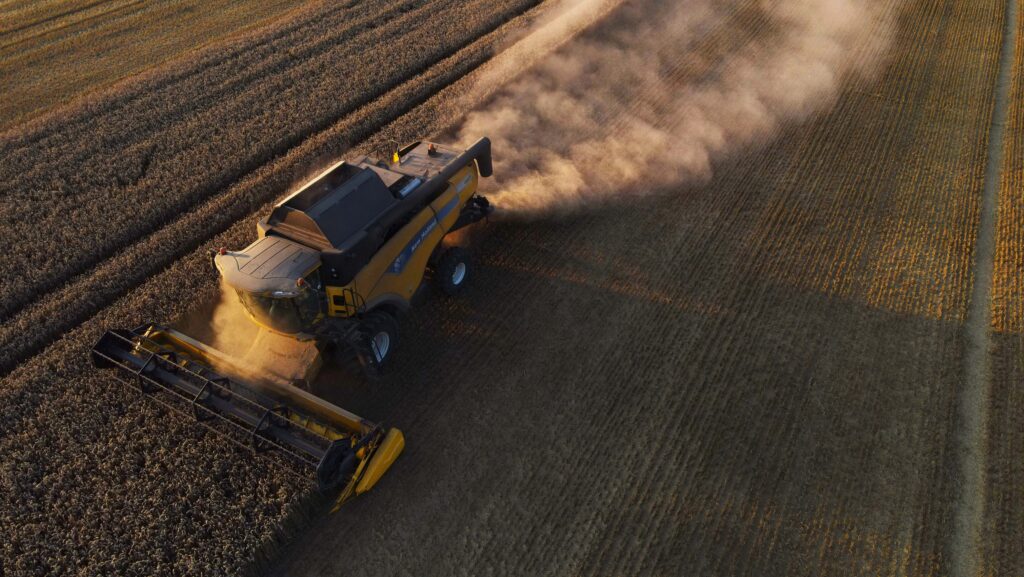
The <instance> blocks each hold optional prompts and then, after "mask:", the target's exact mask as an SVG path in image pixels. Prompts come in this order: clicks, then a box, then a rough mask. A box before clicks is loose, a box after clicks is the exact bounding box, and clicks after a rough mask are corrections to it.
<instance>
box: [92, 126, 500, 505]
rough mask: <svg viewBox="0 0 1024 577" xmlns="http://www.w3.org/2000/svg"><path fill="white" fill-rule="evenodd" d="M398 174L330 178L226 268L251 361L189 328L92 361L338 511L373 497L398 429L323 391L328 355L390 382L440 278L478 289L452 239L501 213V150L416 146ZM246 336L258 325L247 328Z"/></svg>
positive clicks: (128, 342) (363, 163) (343, 170)
mask: <svg viewBox="0 0 1024 577" xmlns="http://www.w3.org/2000/svg"><path fill="white" fill-rule="evenodd" d="M391 160H392V161H391V163H387V162H379V161H374V160H372V159H370V158H367V157H364V158H361V159H358V160H355V161H352V162H346V161H342V162H339V163H337V164H335V165H334V166H332V167H330V168H329V169H327V170H326V171H324V172H323V173H321V174H320V175H319V176H317V177H316V178H315V179H313V180H312V181H310V182H309V183H307V184H306V185H305V186H303V187H302V188H301V189H300V190H299V191H298V192H295V193H294V194H292V195H290V196H289V197H288V198H286V199H284V200H283V201H281V202H280V203H278V204H277V205H276V206H275V207H274V210H273V211H272V212H271V214H270V216H269V217H267V218H265V219H263V220H261V221H260V222H259V224H258V229H259V238H258V239H257V240H256V242H254V243H252V244H251V245H249V246H248V247H246V248H245V249H243V250H241V251H234V252H233V251H228V250H225V249H223V248H222V249H220V250H218V251H217V253H216V255H215V256H214V264H215V266H216V268H217V270H218V271H219V273H220V275H221V278H222V280H223V282H224V284H225V285H226V286H227V287H229V288H230V289H233V291H234V293H235V294H236V295H237V296H238V299H239V301H240V303H241V305H242V306H243V307H244V309H245V312H246V315H247V316H248V317H249V319H251V321H252V322H253V323H255V327H256V328H255V329H254V331H253V332H254V333H255V335H256V336H255V337H254V338H253V339H252V341H251V346H249V347H248V348H247V349H246V350H243V351H240V352H235V351H232V352H231V353H229V352H226V351H223V350H218V349H216V348H214V347H213V346H211V345H208V344H204V343H202V342H200V341H199V340H197V339H194V338H191V337H189V336H187V335H185V334H183V333H181V332H179V331H177V330H174V329H172V328H169V327H164V326H160V325H155V324H150V325H143V326H141V327H138V328H136V329H134V330H112V331H108V332H106V333H105V334H104V335H103V336H102V337H101V338H100V340H99V341H98V342H97V343H96V346H95V347H93V350H92V359H93V363H94V364H95V365H96V366H97V367H101V368H114V369H118V370H119V371H120V374H122V375H126V376H127V377H129V378H128V379H127V380H126V384H128V385H130V386H132V387H134V388H136V389H138V390H140V391H141V392H142V393H144V394H147V395H150V396H151V397H152V398H154V399H155V400H157V401H160V402H161V403H162V404H165V405H167V406H169V407H170V408H172V409H175V410H178V411H182V412H185V413H187V414H189V415H191V416H193V417H194V418H195V419H196V420H197V421H199V422H201V423H202V424H204V425H206V426H208V427H210V428H211V429H213V430H215V431H217V432H219V433H222V434H225V435H227V436H228V437H229V438H231V439H232V440H235V441H237V442H239V443H241V444H243V445H244V446H247V447H251V448H253V449H254V450H257V451H261V450H265V449H275V450H277V451H279V452H281V453H283V454H285V455H287V456H288V457H290V458H292V459H294V460H296V461H298V462H299V463H302V464H305V465H308V466H309V467H312V468H313V469H314V470H315V471H316V480H317V484H318V486H319V488H320V490H321V491H324V492H333V491H339V494H338V497H337V504H336V506H335V509H337V506H339V505H341V504H342V503H343V502H344V501H345V500H347V499H349V498H350V497H352V496H354V495H358V494H360V493H363V492H366V491H368V490H369V489H370V488H372V487H373V486H374V484H375V483H376V482H377V481H378V480H379V479H380V478H381V476H382V475H383V474H384V472H385V471H386V470H387V469H388V468H389V467H390V466H391V464H392V463H393V462H394V460H395V459H396V458H397V457H398V455H399V453H401V451H402V449H403V448H404V446H405V441H404V438H403V436H402V433H401V431H399V430H398V429H390V430H387V429H385V428H384V427H382V426H380V425H375V424H373V423H370V422H368V421H366V420H364V419H362V418H360V417H358V416H356V415H354V414H352V413H350V412H348V411H346V410H344V409H342V408H340V407H338V406H336V405H333V404H331V403H329V402H327V401H326V400H325V399H323V398H320V397H318V396H316V395H315V394H313V393H312V392H311V387H310V385H311V384H312V383H313V382H314V380H315V379H316V376H317V374H318V372H319V370H320V368H321V366H322V365H323V359H324V357H328V358H333V359H336V360H338V361H339V362H341V361H351V359H353V358H355V359H358V361H359V363H360V364H361V365H362V367H363V368H364V369H365V371H366V373H367V374H368V375H369V376H370V377H374V376H377V375H379V374H380V373H381V371H382V370H384V369H385V368H386V367H387V365H388V363H389V361H390V359H391V357H392V355H393V354H394V350H395V345H396V344H397V340H398V322H397V316H398V315H399V314H400V313H402V312H403V311H406V310H408V309H409V307H410V303H411V301H412V300H413V296H414V294H415V293H416V292H417V291H418V290H419V289H420V288H421V286H422V284H423V280H424V277H425V276H426V271H427V269H428V267H429V268H430V269H431V270H432V273H433V277H434V279H435V280H436V281H437V282H438V284H439V285H440V287H441V289H442V290H443V291H444V292H446V293H447V294H455V293H457V292H458V291H459V290H460V289H461V288H462V287H463V285H464V284H465V282H466V280H467V278H468V272H469V268H468V267H469V263H468V261H467V258H466V257H467V255H466V252H465V251H464V250H463V249H461V248H459V247H456V246H452V247H450V248H445V247H446V245H445V244H443V243H442V242H441V241H442V239H443V238H444V237H445V235H447V234H448V233H450V232H452V231H455V230H458V229H460V228H462V227H464V226H467V225H469V224H472V223H474V222H477V221H479V220H481V219H483V218H484V217H486V216H487V215H488V214H490V213H491V211H492V207H491V206H490V203H488V202H487V199H485V198H483V197H481V196H478V195H476V191H477V185H478V182H479V178H480V177H481V176H483V177H487V176H490V175H491V144H490V141H489V140H488V139H486V138H482V139H480V140H479V141H478V142H477V143H476V144H474V145H473V146H472V147H470V148H469V149H468V150H465V151H459V150H455V149H452V148H449V147H446V146H442V145H439V144H435V143H429V142H416V143H413V144H411V145H409V146H406V147H405V148H402V149H401V150H399V151H398V152H396V153H395V154H394V156H393V158H392V159H391ZM247 328H248V327H247Z"/></svg>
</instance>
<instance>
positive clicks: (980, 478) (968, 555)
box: [950, 0, 1018, 577]
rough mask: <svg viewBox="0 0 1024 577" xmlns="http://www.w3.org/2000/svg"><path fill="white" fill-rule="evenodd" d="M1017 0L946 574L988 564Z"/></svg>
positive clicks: (967, 341) (971, 313)
mask: <svg viewBox="0 0 1024 577" xmlns="http://www.w3.org/2000/svg"><path fill="white" fill-rule="evenodd" d="M1017 9H1018V7H1017V0H1007V2H1006V13H1005V15H1004V17H1003V18H1004V19H1005V24H1004V30H1003V42H1002V49H1001V51H1000V62H999V75H998V77H997V79H996V89H995V91H994V92H995V98H994V101H993V112H992V125H991V128H990V129H989V145H988V156H987V159H986V168H985V186H984V188H983V190H982V195H981V209H980V212H981V217H980V222H979V224H978V233H977V240H976V243H975V251H974V252H975V254H974V269H973V270H974V284H973V286H972V290H971V301H970V306H969V307H968V309H967V316H966V318H965V319H964V357H963V385H962V386H961V387H960V389H959V391H958V393H957V414H956V416H957V421H956V424H955V426H956V430H957V466H956V474H957V483H956V484H955V487H956V494H955V495H954V499H955V504H956V514H955V515H954V517H953V527H952V531H951V532H950V555H951V563H950V569H951V571H950V575H951V576H952V577H973V576H974V575H978V574H979V573H980V572H981V571H982V569H983V568H985V567H986V566H991V563H986V562H985V560H984V558H983V557H982V556H981V555H983V554H984V552H985V548H984V544H983V542H982V540H981V536H982V530H983V526H984V521H985V502H986V497H985V492H986V485H987V475H986V470H987V469H988V467H989V464H988V461H989V459H988V435H989V427H990V425H989V407H990V404H991V391H992V355H993V348H992V345H993V341H992V330H993V326H992V303H993V289H994V284H993V277H994V274H995V262H996V233H997V222H998V215H999V199H1000V189H1001V186H1002V183H1003V177H1002V171H1003V154H1004V150H1005V148H1006V141H1005V134H1006V125H1007V122H1008V117H1009V106H1008V104H1009V100H1010V98H1009V96H1010V92H1011V82H1012V80H1013V64H1014V62H1015V61H1016V50H1015V49H1016V46H1017V26H1018V20H1017Z"/></svg>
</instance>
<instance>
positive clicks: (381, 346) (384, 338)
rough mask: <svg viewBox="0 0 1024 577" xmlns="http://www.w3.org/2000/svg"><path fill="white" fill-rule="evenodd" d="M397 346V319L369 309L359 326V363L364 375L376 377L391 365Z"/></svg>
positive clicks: (357, 352)
mask: <svg viewBox="0 0 1024 577" xmlns="http://www.w3.org/2000/svg"><path fill="white" fill-rule="evenodd" d="M397 347H398V320H397V319H396V318H395V317H394V316H392V315H390V314H388V313H386V312H384V311H371V312H370V313H369V314H367V315H366V317H365V318H363V321H362V322H361V323H360V326H359V346H358V350H357V351H356V354H357V357H358V358H359V364H361V365H362V367H363V370H364V371H365V372H366V375H367V376H368V377H370V378H371V379H373V378H378V377H380V376H381V375H383V374H384V373H385V372H386V371H387V370H388V368H390V366H391V359H392V358H393V357H394V355H395V349H396V348H397Z"/></svg>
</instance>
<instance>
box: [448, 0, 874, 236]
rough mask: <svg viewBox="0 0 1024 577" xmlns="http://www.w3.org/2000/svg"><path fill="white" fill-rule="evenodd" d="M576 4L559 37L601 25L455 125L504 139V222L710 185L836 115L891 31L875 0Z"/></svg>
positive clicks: (498, 179) (498, 188)
mask: <svg viewBox="0 0 1024 577" xmlns="http://www.w3.org/2000/svg"><path fill="white" fill-rule="evenodd" d="M565 4H566V7H565V8H563V9H562V10H559V11H556V13H555V15H556V18H560V19H561V20H560V24H559V26H557V27H555V31H556V32H557V31H571V30H572V29H573V25H572V22H574V21H588V20H593V19H594V14H598V15H599V16H600V17H601V18H600V19H599V20H600V21H599V22H598V23H597V24H596V25H595V27H594V28H593V29H591V30H590V31H589V32H588V33H585V34H583V35H581V36H578V37H576V38H574V39H572V40H571V41H567V42H565V43H564V45H560V46H559V49H558V50H557V51H555V52H553V53H551V54H548V55H547V57H546V58H544V59H543V60H542V61H541V62H539V63H538V64H536V66H535V67H534V68H533V69H531V70H530V71H529V72H527V73H525V74H523V75H522V76H520V77H519V78H518V79H516V80H514V81H512V82H511V83H510V84H509V85H508V86H506V87H504V88H503V89H501V90H500V91H498V92H497V95H496V96H494V97H493V98H490V99H489V101H488V103H487V104H486V105H485V106H483V107H482V108H480V109H478V110H476V111H474V112H471V113H470V114H469V115H468V116H467V117H466V120H465V121H464V123H463V124H462V125H461V127H459V128H458V129H457V133H458V135H459V140H460V141H461V142H470V141H473V140H475V139H476V138H478V137H479V136H482V135H487V136H490V137H491V139H492V141H493V142H494V151H495V170H494V174H495V178H494V179H493V181H492V182H491V183H490V185H491V188H492V191H491V192H489V193H488V194H489V195H490V196H491V198H492V199H493V200H494V201H495V204H496V205H497V206H498V207H499V210H501V211H504V212H505V214H511V215H517V216H525V217H529V216H539V215H542V214H550V213H553V212H567V211H571V210H573V209H577V208H580V207H582V206H583V205H590V204H594V203H597V202H601V201H605V200H610V199H613V198H621V197H622V196H624V195H642V194H645V193H646V192H647V191H650V190H652V189H656V188H658V187H663V186H666V185H673V184H680V183H686V182H700V181H706V180H708V179H710V178H711V177H712V176H713V163H714V162H715V161H716V160H719V159H721V158H724V157H726V156H728V155H729V154H730V153H735V152H738V151H740V150H741V149H745V148H748V147H751V146H756V145H759V144H762V143H763V142H765V141H767V140H768V139H769V138H770V137H771V136H772V135H773V134H774V133H775V132H776V130H777V129H778V128H779V127H780V126H782V125H784V124H786V123H793V122H800V121H803V120H806V119H808V118H809V117H811V116H812V115H814V114H817V113H820V112H822V111H824V110H826V109H828V108H829V107H830V106H832V105H833V104H834V103H835V101H836V98H837V95H838V92H839V89H840V87H841V85H842V84H843V83H844V82H846V81H848V80H850V79H852V78H855V77H862V78H863V77H868V76H870V75H871V74H872V73H874V71H876V70H877V69H879V68H880V63H881V60H882V59H883V56H884V54H885V52H886V48H887V46H888V44H889V40H890V36H891V34H892V31H891V28H892V22H891V14H890V13H889V11H888V10H887V9H886V7H885V6H884V5H883V4H882V3H880V2H877V1H875V0H747V1H739V2H721V1H719V2H716V1H713V0H692V1H688V2H664V3H659V2H655V1H653V0H641V1H636V2H628V1H627V2H623V3H621V5H617V6H616V5H615V4H618V3H609V2H606V1H605V2H601V1H598V0H573V1H568V2H566V3H565ZM574 19H575V20H574ZM540 27H541V28H542V29H544V28H545V27H546V28H547V29H551V24H550V19H549V20H548V21H546V22H545V23H542V24H541V26H540ZM534 36H536V35H534ZM541 36H542V39H543V38H545V36H544V35H541ZM548 36H551V34H549V35H548ZM555 36H557V34H555ZM526 41H530V42H536V38H533V37H531V36H528V37H527V38H526ZM547 42H548V44H549V45H550V44H552V43H553V41H552V40H551V39H550V38H549V39H548V40H547ZM513 48H514V47H513ZM522 52H523V53H524V54H530V53H531V50H523V51H522Z"/></svg>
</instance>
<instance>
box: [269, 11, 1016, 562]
mask: <svg viewBox="0 0 1024 577" xmlns="http://www.w3.org/2000/svg"><path fill="white" fill-rule="evenodd" d="M1002 18H1003V6H1002V4H1001V3H999V2H983V3H974V4H972V5H971V7H970V8H969V9H968V8H966V7H964V6H963V5H955V4H953V3H949V2H936V1H923V2H914V3H910V4H909V5H907V6H906V7H905V8H904V9H903V12H902V16H901V18H900V21H899V27H898V33H897V36H896V45H895V46H894V47H893V49H892V51H891V52H892V54H893V55H894V57H893V60H892V61H891V62H890V64H889V66H888V67H887V69H886V70H885V72H884V73H883V74H882V75H881V76H880V77H878V78H877V79H875V80H874V81H872V82H865V83H863V84H860V85H853V86H849V87H848V88H847V90H846V91H845V92H844V93H843V95H842V97H841V99H840V102H839V103H838V105H837V106H836V107H835V109H834V110H833V111H832V112H831V113H829V114H827V115H825V116H823V117H822V118H820V119H818V120H816V121H814V122H812V123H810V124H808V125H805V126H801V127H794V128H790V129H788V130H786V131H785V132H784V133H782V134H779V135H777V136H778V138H777V139H776V140H775V143H774V144H773V145H771V146H770V147H768V148H765V149H763V150H760V151H754V152H751V153H750V155H749V156H746V157H744V158H743V159H742V160H741V161H737V162H735V163H732V164H726V165H723V166H720V167H719V169H718V171H717V177H716V179H715V180H714V181H713V182H712V183H711V184H709V185H707V186H703V187H693V188H689V189H684V190H678V191H665V192H666V196H665V197H664V198H661V199H659V200H657V201H654V202H651V203H649V204H643V205H640V206H631V207H625V206H623V207H614V208H610V209H608V210H606V211H603V212H601V213H599V214H590V215H586V216H580V217H577V218H575V219H570V220H568V221H563V222H556V223H540V224H522V223H515V224H512V223H508V224H502V225H499V226H495V227H493V228H492V229H491V230H490V231H488V233H487V234H485V235H482V238H480V239H479V240H478V241H477V244H476V246H475V251H476V252H477V254H479V255H480V259H481V265H482V269H481V271H480V273H479V275H478V276H477V277H476V279H475V281H474V283H475V284H474V285H473V288H472V289H471V291H470V293H469V294H468V295H466V296H465V297H464V298H462V299H461V300H460V301H459V302H458V303H453V304H450V305H447V304H444V303H432V304H430V305H428V306H427V307H426V308H423V309H421V310H420V311H418V312H417V313H416V315H415V318H414V320H413V322H412V323H411V325H412V327H413V328H411V329H410V333H411V334H408V335H407V338H406V339H405V347H406V348H405V349H404V351H403V357H402V361H401V362H402V368H403V370H401V371H400V372H399V374H397V375H394V376H393V377H392V379H391V380H390V382H389V383H388V386H387V387H383V388H381V389H380V390H378V391H370V392H369V397H370V399H371V400H370V401H368V402H366V403H365V405H360V402H359V399H365V398H366V396H367V391H362V390H359V391H354V392H352V393H351V395H344V396H343V397H342V398H343V399H344V400H345V402H347V403H348V404H349V405H353V406H355V407H357V408H358V410H361V411H364V412H365V413H367V414H370V415H371V416H373V417H378V416H380V417H384V416H386V417H387V418H388V419H390V422H392V423H393V424H397V425H399V426H401V427H402V428H403V429H404V430H405V431H406V432H409V431H415V435H413V434H411V433H410V435H409V448H408V450H407V451H408V452H407V453H406V454H405V455H404V456H403V460H402V461H401V462H399V463H398V464H397V465H396V468H395V470H394V472H393V473H392V474H391V475H390V476H389V477H388V478H387V479H385V480H384V483H383V485H382V486H381V487H380V488H379V492H377V493H376V494H375V495H374V498H373V500H372V502H370V501H371V500H370V499H366V500H363V501H360V502H357V503H354V504H353V506H352V507H351V508H350V509H349V510H347V511H345V512H344V515H337V516H333V517H328V518H323V519H321V520H320V521H319V522H318V523H317V524H315V525H314V527H313V528H312V529H311V530H309V531H308V532H307V533H306V534H304V535H302V536H300V537H299V538H298V539H297V545H296V546H295V548H294V549H293V550H292V551H290V553H289V555H288V557H287V559H286V560H285V561H284V562H283V563H282V564H281V565H280V566H279V567H278V569H277V574H280V575H286V574H287V575H307V574H308V575H341V574H345V575H351V574H357V575H359V574H367V575H370V574H379V573H387V574H392V573H394V574H401V573H416V574H424V573H425V574H436V575H453V574H454V575H479V574H567V573H568V574H629V575H636V574H655V575H657V574H694V575H877V574H881V573H892V574H901V575H903V574H905V575H945V574H948V571H949V557H950V555H949V551H948V549H949V536H948V532H947V529H948V526H949V525H950V523H951V519H952V517H953V514H954V511H952V510H951V507H952V503H951V499H950V495H951V493H952V491H953V488H952V485H953V483H954V482H955V481H954V479H952V478H951V475H952V473H951V471H952V470H953V469H954V468H955V466H956V462H957V456H956V455H955V452H954V450H953V446H952V445H953V443H954V436H955V435H954V431H953V430H952V427H953V422H954V421H953V419H952V416H953V413H954V411H955V408H956V407H955V403H956V394H955V393H956V390H957V389H958V387H959V383H960V379H961V357H962V353H963V351H962V346H961V341H960V323H961V322H962V321H963V319H964V315H965V312H966V307H967V300H968V297H969V294H970V288H971V278H972V271H971V267H972V251H973V239H974V231H975V229H976V228H977V223H978V200H979V197H980V193H981V189H982V186H983V180H984V169H985V158H986V150H987V144H988V141H987V135H988V127H989V124H990V120H991V117H990V113H991V106H990V103H991V101H992V99H993V89H994V83H995V73H996V69H997V63H998V56H999V46H1000V39H1001V37H1002V34H1001V32H1002V23H1003V20H1002ZM422 116H427V117H429V114H426V113H424V114H423V115H422ZM438 319H441V320H438ZM410 341H411V342H410ZM328 394H329V393H328ZM1004 462H1005V463H1006V464H1007V465H1009V466H1016V465H1014V464H1013V463H1014V460H1013V459H1012V457H1010V458H1007V459H1006V460H1005V461H1004ZM448 519H451V521H450V522H448V521H446V520H448ZM996 533H998V534H999V535H1000V537H999V539H1005V540H1006V542H1007V543H1011V542H1015V540H1016V539H1019V530H1018V529H1017V528H1016V527H1015V526H1014V525H1013V524H1010V523H1007V524H1004V525H1002V526H1001V527H999V528H998V530H997V531H996ZM408 543H416V544H417V546H415V547H409V546H408V545H407V544H408ZM322 551H339V553H338V555H336V556H324V555H323V554H322V553H320V552H322ZM395 551H399V552H400V554H392V553H390V552H395ZM1003 574H1012V572H1010V573H1003Z"/></svg>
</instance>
